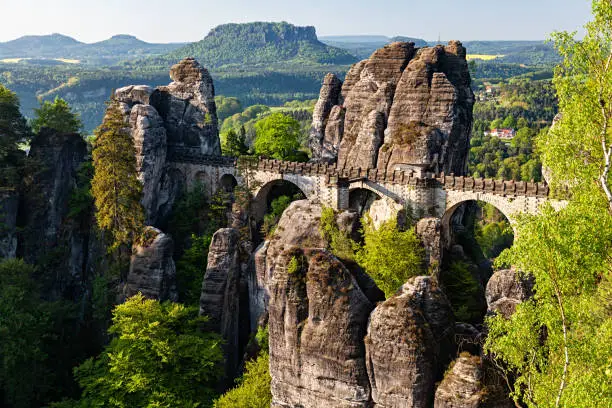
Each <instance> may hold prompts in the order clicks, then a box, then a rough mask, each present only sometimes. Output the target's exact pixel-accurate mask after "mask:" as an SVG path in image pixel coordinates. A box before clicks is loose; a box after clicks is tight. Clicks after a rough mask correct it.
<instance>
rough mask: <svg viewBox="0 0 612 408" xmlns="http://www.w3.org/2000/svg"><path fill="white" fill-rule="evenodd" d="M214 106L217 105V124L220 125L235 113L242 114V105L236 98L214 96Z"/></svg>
mask: <svg viewBox="0 0 612 408" xmlns="http://www.w3.org/2000/svg"><path fill="white" fill-rule="evenodd" d="M215 104H216V105H217V117H218V118H219V123H222V122H223V121H224V120H225V119H226V118H229V117H230V116H232V115H234V114H236V113H240V112H242V104H241V103H240V101H239V100H238V98H234V97H228V96H223V95H217V96H215Z"/></svg>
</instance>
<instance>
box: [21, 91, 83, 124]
mask: <svg viewBox="0 0 612 408" xmlns="http://www.w3.org/2000/svg"><path fill="white" fill-rule="evenodd" d="M42 127H48V128H50V129H54V130H56V131H58V132H60V133H77V132H79V131H80V130H81V129H82V128H83V123H82V122H81V119H80V118H79V115H78V114H77V113H74V112H72V110H71V109H70V105H68V102H66V101H65V100H63V99H62V98H60V97H59V96H56V97H55V100H54V101H53V102H49V101H44V102H41V104H40V107H39V108H38V109H34V119H32V130H33V131H34V133H38V132H40V129H41V128H42Z"/></svg>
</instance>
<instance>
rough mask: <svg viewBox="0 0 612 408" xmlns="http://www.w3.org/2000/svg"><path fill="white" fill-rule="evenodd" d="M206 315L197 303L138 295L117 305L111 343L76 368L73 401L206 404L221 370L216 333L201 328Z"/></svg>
mask: <svg viewBox="0 0 612 408" xmlns="http://www.w3.org/2000/svg"><path fill="white" fill-rule="evenodd" d="M204 320H205V319H204V318H202V317H198V311H197V308H189V307H185V306H182V305H180V304H173V303H170V302H165V303H160V302H158V301H155V300H148V299H145V298H144V297H143V296H142V295H140V294H138V295H136V296H134V297H132V298H130V299H128V300H127V301H126V302H125V303H124V304H122V305H118V306H117V307H116V308H115V310H114V312H113V324H112V326H111V327H110V329H109V333H110V334H111V335H113V336H114V337H113V340H112V341H111V343H110V344H109V345H108V346H107V347H106V349H105V351H104V352H103V353H102V354H100V356H98V357H97V358H95V359H90V360H87V361H86V362H85V363H83V364H81V366H79V367H78V368H76V369H75V376H76V377H77V379H78V381H79V384H80V385H81V387H82V388H83V395H82V398H81V400H80V401H79V403H78V404H77V405H76V406H79V407H125V408H128V407H130V408H131V407H160V408H161V407H168V408H170V407H177V406H178V407H197V406H208V405H209V404H210V403H211V401H212V398H213V396H214V390H213V387H214V385H215V383H216V381H217V380H218V379H219V378H220V377H221V375H222V372H223V370H222V366H221V363H222V361H223V352H222V349H221V346H220V343H221V339H220V337H219V336H218V335H216V334H213V333H205V332H202V331H200V329H199V326H200V325H202V323H203V322H204ZM60 406H61V405H60Z"/></svg>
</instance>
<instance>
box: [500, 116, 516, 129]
mask: <svg viewBox="0 0 612 408" xmlns="http://www.w3.org/2000/svg"><path fill="white" fill-rule="evenodd" d="M515 126H516V120H515V119H514V116H512V115H508V116H506V118H505V119H504V121H503V122H502V127H503V128H506V129H509V128H514V127H515Z"/></svg>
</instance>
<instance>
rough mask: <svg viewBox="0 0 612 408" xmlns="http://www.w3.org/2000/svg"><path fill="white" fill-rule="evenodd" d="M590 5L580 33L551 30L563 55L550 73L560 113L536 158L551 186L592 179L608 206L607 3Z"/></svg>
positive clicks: (610, 60)
mask: <svg viewBox="0 0 612 408" xmlns="http://www.w3.org/2000/svg"><path fill="white" fill-rule="evenodd" d="M592 9H593V17H594V18H593V21H591V22H589V23H587V24H586V26H585V29H586V30H585V31H586V33H585V35H584V37H583V38H581V39H576V38H575V33H568V32H557V33H554V34H553V35H552V38H553V40H554V42H555V46H556V48H557V51H558V52H559V54H560V55H561V56H562V58H563V61H562V63H561V64H560V65H559V66H557V68H556V69H555V77H554V84H555V88H556V89H557V94H558V97H559V110H560V112H561V115H562V116H561V120H560V121H559V122H558V123H557V124H556V125H555V126H554V127H553V128H552V129H551V131H550V132H548V134H547V135H546V136H544V137H542V138H541V139H540V141H539V146H540V147H541V151H542V162H543V163H544V165H545V166H547V167H549V168H550V169H551V170H553V171H554V173H555V174H556V178H555V179H553V183H554V184H555V185H556V186H559V185H565V186H567V185H569V186H573V187H576V188H584V187H585V186H586V185H590V184H592V183H593V182H595V183H598V184H599V187H600V188H601V189H602V191H604V193H605V194H606V197H607V200H608V202H609V208H610V211H612V191H611V188H610V170H611V169H610V166H611V165H612V5H611V4H610V2H609V1H607V0H594V1H593V3H592ZM559 157H564V158H568V159H566V160H559ZM570 158H571V159H570Z"/></svg>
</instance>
